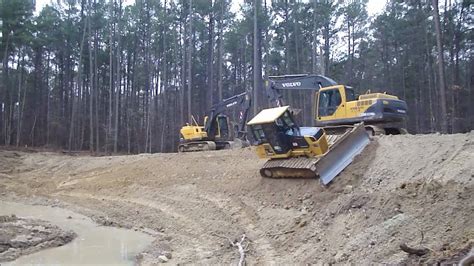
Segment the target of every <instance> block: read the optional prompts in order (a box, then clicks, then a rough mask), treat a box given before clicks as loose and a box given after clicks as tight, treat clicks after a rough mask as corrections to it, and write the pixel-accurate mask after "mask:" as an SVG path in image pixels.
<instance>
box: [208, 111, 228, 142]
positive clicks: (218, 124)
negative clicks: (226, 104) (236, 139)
mask: <svg viewBox="0 0 474 266" xmlns="http://www.w3.org/2000/svg"><path fill="white" fill-rule="evenodd" d="M206 122H207V121H205V122H204V124H205V123H206ZM212 123H213V125H211V126H210V127H209V132H208V137H209V138H210V139H213V140H231V138H232V136H231V135H232V134H231V132H230V130H229V117H228V116H226V115H223V114H219V115H217V116H216V118H215V120H214V121H212Z"/></svg>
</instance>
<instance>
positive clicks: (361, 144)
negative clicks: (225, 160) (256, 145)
mask: <svg viewBox="0 0 474 266" xmlns="http://www.w3.org/2000/svg"><path fill="white" fill-rule="evenodd" d="M369 141H370V139H369V135H368V134H367V133H366V131H365V128H364V124H363V123H361V124H357V125H355V126H354V127H349V128H348V129H347V130H346V131H345V132H344V133H342V134H340V135H328V143H329V150H328V151H327V152H326V153H325V154H324V155H320V156H317V157H295V158H288V159H272V160H269V161H267V162H266V163H265V164H264V165H263V167H262V168H261V169H260V174H261V175H262V176H263V177H270V178H288V177H295V178H317V177H319V178H320V181H321V183H322V184H323V185H327V184H329V183H330V182H331V181H332V180H333V179H334V178H335V177H336V176H337V175H338V174H339V173H340V172H342V170H344V168H346V167H347V166H348V165H349V164H350V163H351V162H352V160H353V159H354V157H355V156H357V155H358V154H359V153H361V152H362V151H363V150H364V148H365V146H367V145H368V144H369Z"/></svg>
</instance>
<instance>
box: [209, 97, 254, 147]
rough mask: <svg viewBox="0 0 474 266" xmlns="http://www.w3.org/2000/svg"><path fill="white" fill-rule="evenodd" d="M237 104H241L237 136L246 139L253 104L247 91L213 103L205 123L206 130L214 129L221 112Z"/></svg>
mask: <svg viewBox="0 0 474 266" xmlns="http://www.w3.org/2000/svg"><path fill="white" fill-rule="evenodd" d="M236 105H238V106H239V110H240V113H239V124H238V126H239V128H238V136H237V138H239V139H244V138H245V137H246V130H245V127H246V123H247V117H248V112H249V109H250V105H251V99H250V96H249V94H248V93H247V92H243V93H240V94H237V95H234V96H232V97H230V98H227V99H224V100H222V102H220V103H218V104H215V105H213V106H212V107H211V110H210V113H209V115H208V119H207V121H206V123H205V125H204V130H205V131H206V132H212V131H214V130H215V128H213V127H214V125H215V124H216V123H215V121H216V119H217V117H218V116H219V114H221V113H222V112H224V111H226V110H227V109H229V108H231V107H233V106H236Z"/></svg>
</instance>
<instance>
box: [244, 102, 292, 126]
mask: <svg viewBox="0 0 474 266" xmlns="http://www.w3.org/2000/svg"><path fill="white" fill-rule="evenodd" d="M289 107H290V106H288V105H287V106H282V107H275V108H268V109H263V110H262V111H260V113H258V114H257V115H256V116H255V117H254V118H252V120H250V121H249V122H248V123H247V125H256V124H266V123H273V121H275V120H276V119H277V118H278V117H280V116H281V115H282V114H283V113H284V112H285V111H286V110H288V108H289Z"/></svg>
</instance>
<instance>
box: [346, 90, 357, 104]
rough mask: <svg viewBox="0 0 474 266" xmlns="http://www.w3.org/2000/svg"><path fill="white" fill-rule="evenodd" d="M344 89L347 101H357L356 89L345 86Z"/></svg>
mask: <svg viewBox="0 0 474 266" xmlns="http://www.w3.org/2000/svg"><path fill="white" fill-rule="evenodd" d="M344 89H345V90H346V101H347V102H350V101H355V100H356V96H355V92H354V90H353V89H350V88H347V87H344Z"/></svg>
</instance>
